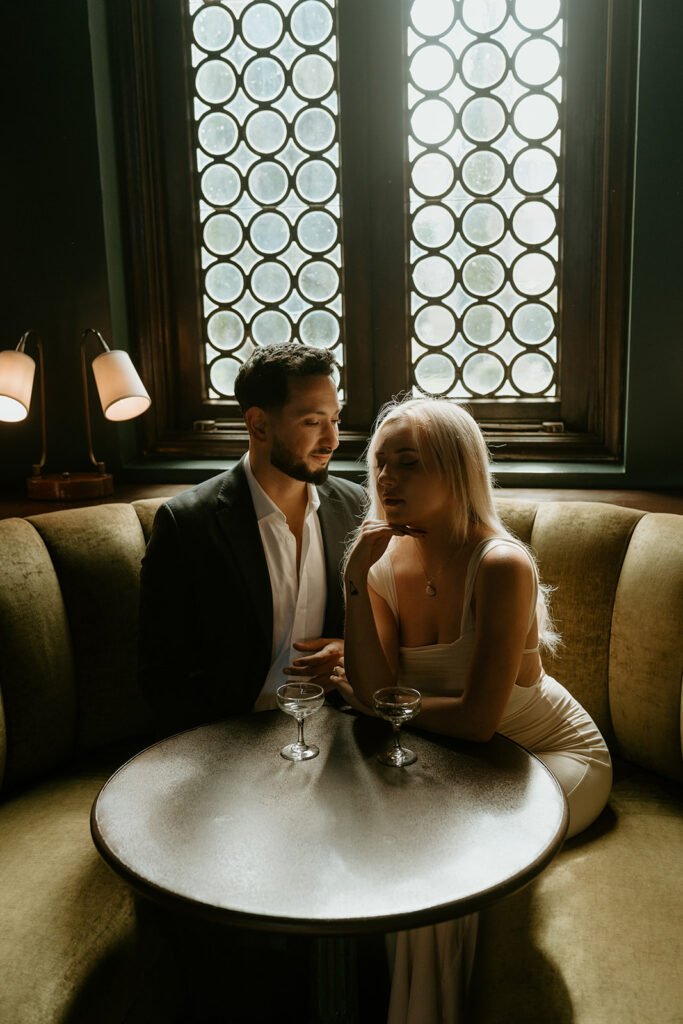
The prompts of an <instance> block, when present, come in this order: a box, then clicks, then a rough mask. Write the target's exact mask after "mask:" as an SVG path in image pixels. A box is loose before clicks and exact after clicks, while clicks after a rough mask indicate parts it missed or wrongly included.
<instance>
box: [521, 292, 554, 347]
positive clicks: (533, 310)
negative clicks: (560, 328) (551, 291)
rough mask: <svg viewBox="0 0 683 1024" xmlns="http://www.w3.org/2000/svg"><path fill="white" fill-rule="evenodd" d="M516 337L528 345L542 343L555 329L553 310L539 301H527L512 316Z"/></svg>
mask: <svg viewBox="0 0 683 1024" xmlns="http://www.w3.org/2000/svg"><path fill="white" fill-rule="evenodd" d="M512 329H513V331H514V332H515V337H517V338H519V340H520V341H522V342H524V343H525V344H526V345H540V344H541V343H542V342H544V341H547V340H548V338H549V337H550V335H551V334H552V333H553V330H554V329H555V319H554V317H553V314H552V311H551V310H550V309H548V307H547V306H542V305H541V304H540V303H539V302H526V303H525V304H524V305H523V306H520V307H519V309H518V310H517V311H516V312H515V315H514V316H513V318H512Z"/></svg>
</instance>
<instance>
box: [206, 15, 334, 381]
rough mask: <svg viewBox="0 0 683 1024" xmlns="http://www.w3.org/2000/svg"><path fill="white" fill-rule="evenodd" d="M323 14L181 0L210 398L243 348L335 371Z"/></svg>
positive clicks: (327, 28)
mask: <svg viewBox="0 0 683 1024" xmlns="http://www.w3.org/2000/svg"><path fill="white" fill-rule="evenodd" d="M335 14H336V12H335V5H334V0H331V2H328V0H299V2H297V0H257V2H252V3H245V2H244V0H225V2H223V3H221V4H216V3H212V2H202V0H190V2H189V15H190V18H191V32H192V36H191V62H192V68H193V71H194V90H195V93H194V132H195V156H196V174H197V178H198V184H197V194H198V197H199V199H198V211H197V212H198V216H199V221H200V223H201V226H202V239H201V266H202V305H203V313H204V326H205V332H206V334H205V343H204V355H205V363H206V377H205V380H206V389H207V397H208V398H210V399H220V398H224V399H230V398H232V397H233V396H234V391H233V386H234V380H235V376H236V374H237V371H238V370H239V367H240V366H241V364H242V363H243V362H244V361H245V360H246V359H247V358H248V357H249V355H250V354H251V352H252V351H253V349H254V346H255V345H266V344H276V343H282V342H286V341H290V340H300V341H302V342H304V343H306V344H309V345H314V346H321V347H326V348H331V349H332V350H333V351H334V353H335V356H336V360H337V363H338V364H339V366H340V367H342V368H343V365H344V353H343V341H342V337H343V332H342V284H341V280H342V273H341V267H342V259H341V231H340V194H339V125H338V109H339V107H338V94H337V67H336V61H337V40H336V31H335ZM340 390H341V392H342V397H343V389H342V388H341V382H340Z"/></svg>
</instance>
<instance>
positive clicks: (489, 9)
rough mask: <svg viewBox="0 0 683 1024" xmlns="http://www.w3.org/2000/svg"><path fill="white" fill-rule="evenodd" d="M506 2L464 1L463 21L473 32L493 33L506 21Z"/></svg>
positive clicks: (499, 0) (496, 0) (494, 0)
mask: <svg viewBox="0 0 683 1024" xmlns="http://www.w3.org/2000/svg"><path fill="white" fill-rule="evenodd" d="M506 14H507V4H506V0H464V2H463V5H462V17H463V21H464V22H465V24H466V25H467V27H468V28H469V29H472V31H473V32H493V31H495V29H497V28H500V26H501V25H502V24H503V22H504V21H505V15H506Z"/></svg>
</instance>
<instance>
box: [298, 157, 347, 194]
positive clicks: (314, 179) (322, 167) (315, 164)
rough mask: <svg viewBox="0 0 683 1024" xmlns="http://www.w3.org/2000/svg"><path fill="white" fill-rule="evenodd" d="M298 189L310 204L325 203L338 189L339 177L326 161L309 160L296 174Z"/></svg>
mask: <svg viewBox="0 0 683 1024" xmlns="http://www.w3.org/2000/svg"><path fill="white" fill-rule="evenodd" d="M295 182H296V187H297V190H298V192H299V195H300V196H301V197H302V199H305V200H306V201H307V202H309V203H324V202H325V200H326V199H329V198H330V196H331V195H333V193H334V190H335V189H336V187H337V175H336V172H335V170H334V168H333V167H331V166H330V164H328V163H327V162H326V161H325V160H307V161H306V163H304V164H302V165H301V167H300V168H299V170H298V171H297V172H296V178H295Z"/></svg>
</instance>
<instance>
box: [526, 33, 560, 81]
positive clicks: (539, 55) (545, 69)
mask: <svg viewBox="0 0 683 1024" xmlns="http://www.w3.org/2000/svg"><path fill="white" fill-rule="evenodd" d="M559 67H560V54H559V51H558V49H557V47H556V46H555V44H554V43H551V42H550V40H549V39H529V40H528V42H526V43H522V45H521V46H520V48H519V49H518V50H517V53H516V54H515V73H516V75H517V78H519V80H520V81H521V82H524V83H525V85H546V84H547V83H548V82H552V80H553V78H555V76H556V74H557V72H558V70H559Z"/></svg>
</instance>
